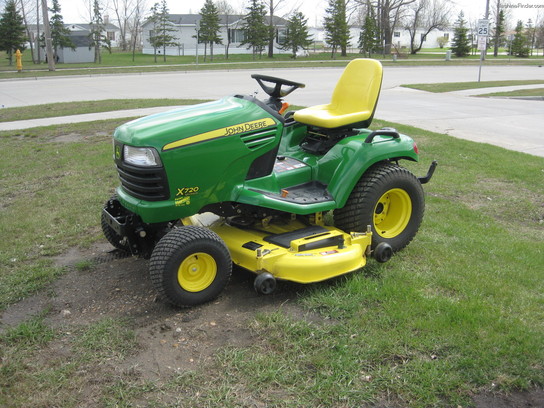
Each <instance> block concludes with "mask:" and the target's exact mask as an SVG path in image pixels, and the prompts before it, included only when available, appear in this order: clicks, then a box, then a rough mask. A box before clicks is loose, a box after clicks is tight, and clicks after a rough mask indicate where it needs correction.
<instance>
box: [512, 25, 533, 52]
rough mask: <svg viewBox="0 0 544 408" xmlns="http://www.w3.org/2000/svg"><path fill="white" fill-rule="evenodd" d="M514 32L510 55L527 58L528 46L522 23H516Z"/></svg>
mask: <svg viewBox="0 0 544 408" xmlns="http://www.w3.org/2000/svg"><path fill="white" fill-rule="evenodd" d="M515 32H516V33H515V34H514V39H513V40H512V47H511V51H510V53H511V55H515V56H516V57H521V58H526V57H528V56H529V46H528V42H527V36H526V35H525V33H524V32H523V21H521V20H519V21H518V24H517V25H516V30H515Z"/></svg>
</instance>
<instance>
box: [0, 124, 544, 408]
mask: <svg viewBox="0 0 544 408" xmlns="http://www.w3.org/2000/svg"><path fill="white" fill-rule="evenodd" d="M121 122H122V121H119V120H116V121H105V122H96V123H92V124H79V125H63V126H59V127H48V128H37V129H30V130H25V131H20V132H2V133H0V149H1V151H2V152H9V154H4V155H3V157H4V160H3V163H2V167H1V172H2V177H1V180H0V188H1V190H2V192H3V194H2V195H1V196H0V215H1V217H0V229H1V230H2V232H3V236H4V239H3V240H2V242H1V243H0V266H1V269H0V310H2V309H5V308H7V307H9V305H10V304H12V303H14V302H17V301H19V300H20V299H22V298H24V297H27V296H30V295H31V294H32V293H34V292H36V291H37V290H41V289H43V288H44V287H45V286H46V285H47V283H48V282H51V281H52V280H53V279H55V277H56V276H58V275H59V274H61V273H62V272H63V270H62V269H60V268H59V267H57V266H56V265H55V262H54V257H55V255H58V254H60V253H62V252H64V251H66V250H67V249H68V248H70V247H73V246H82V247H85V246H88V245H90V244H91V243H92V242H96V241H97V240H103V238H102V237H101V232H100V226H99V225H100V210H101V207H102V204H103V202H104V201H105V200H106V199H107V198H108V197H109V196H110V195H111V193H112V191H113V188H114V186H115V185H116V184H117V175H116V173H115V169H114V167H113V164H112V159H111V155H112V153H111V137H110V135H111V133H112V132H113V129H114V128H115V126H117V125H118V124H120V123H121ZM384 125H387V126H395V127H397V129H398V130H400V131H402V132H404V133H407V134H409V135H411V136H413V137H414V139H415V140H416V141H417V142H418V146H419V148H420V150H421V152H422V155H421V158H422V162H421V163H418V164H415V163H406V162H403V164H404V165H406V166H407V167H408V168H409V169H410V170H412V171H413V172H414V173H416V174H417V175H423V174H424V173H425V172H426V170H427V167H428V165H429V163H430V161H431V160H432V159H437V160H438V162H439V167H438V169H437V171H436V173H435V176H434V178H433V180H432V181H431V182H430V183H429V184H427V185H425V186H424V189H425V192H426V203H427V207H426V213H425V217H424V222H423V224H422V226H421V229H420V231H419V233H418V235H417V236H416V238H415V239H414V241H413V242H412V243H411V244H410V245H409V246H408V247H407V248H406V249H405V250H404V251H402V252H401V253H399V254H397V255H395V256H394V257H393V259H392V260H391V261H390V262H388V263H386V264H377V263H375V262H374V261H370V262H369V265H368V266H367V267H366V268H365V269H364V270H362V271H361V272H359V273H353V274H350V275H347V276H345V277H342V278H340V279H336V280H334V281H329V282H324V283H322V284H315V285H311V286H306V287H301V291H300V295H299V297H298V300H297V302H298V303H299V305H300V306H301V307H302V308H303V309H304V310H305V311H306V312H307V314H308V316H309V317H307V318H305V317H300V318H295V317H293V316H292V315H290V314H288V313H286V312H283V311H282V310H281V308H279V305H278V311H277V312H275V313H269V314H259V315H257V317H256V318H254V319H251V320H250V321H248V323H247V324H248V326H249V327H250V328H251V330H252V332H253V336H254V342H253V345H251V346H249V347H227V348H223V349H218V350H217V353H216V356H215V358H214V360H213V361H212V362H211V363H210V364H209V366H206V367H202V368H200V369H195V371H192V372H187V373H181V374H179V375H177V376H173V377H170V378H164V379H161V380H159V381H156V382H154V383H153V384H150V383H148V382H144V381H143V380H141V379H139V378H137V377H134V376H132V375H130V373H126V372H116V374H115V377H108V381H104V383H103V385H101V384H102V383H101V382H100V381H94V382H93V392H94V393H97V394H99V395H102V397H101V398H102V400H103V401H105V403H104V406H127V407H128V406H135V405H138V404H139V405H142V404H143V405H145V406H165V405H163V404H162V403H161V401H164V400H165V399H166V400H169V399H171V400H176V398H177V395H178V390H179V389H180V387H183V389H184V393H185V394H184V395H185V396H186V398H187V401H193V402H194V403H189V402H187V406H224V407H240V406H253V405H255V404H257V403H258V404H260V405H263V406H271V407H272V406H273V407H296V406H300V407H303V406H304V407H308V406H314V407H318V406H323V407H360V406H363V405H364V404H371V403H381V404H393V405H395V404H396V405H398V406H401V407H404V406H406V407H435V406H444V407H451V406H458V405H461V406H463V407H465V406H469V405H470V402H471V396H472V395H474V394H476V393H479V392H487V391H489V392H509V391H511V390H517V389H522V390H523V389H531V388H532V387H535V386H542V385H543V384H544V366H543V364H544V363H543V362H544V343H543V342H542V339H543V338H544V324H543V322H544V295H543V293H544V290H543V289H544V288H543V286H544V285H543V278H544V272H543V270H542V260H543V259H544V191H543V189H542V180H543V178H544V159H542V158H540V157H534V156H530V155H526V154H522V153H517V152H512V151H507V150H504V149H501V148H498V147H493V146H489V145H485V144H477V143H473V142H469V141H464V140H458V139H454V138H452V137H449V136H446V135H441V134H436V133H431V132H427V131H423V130H420V129H416V128H412V127H406V126H401V125H396V124H391V123H384V122H379V121H375V123H374V125H373V127H376V128H378V127H381V126H384ZM280 290H281V286H280ZM46 312H47V311H45V313H46ZM115 333H121V334H122V335H121V338H119V336H114V335H113V334H115ZM59 343H60V344H64V345H70V346H71V347H72V348H73V350H75V351H76V352H75V353H73V356H72V357H71V359H70V360H69V361H43V359H40V358H38V356H39V355H40V354H43V353H46V352H47V349H48V347H53V346H55V347H58V344H59ZM135 347H136V346H135V339H134V338H133V333H132V332H131V331H130V330H128V329H127V328H126V325H125V322H123V321H122V320H120V319H119V320H117V319H113V320H105V321H103V322H100V323H98V324H96V325H92V326H90V327H89V328H86V329H81V330H80V331H76V332H74V333H68V332H67V331H58V330H54V329H51V328H49V327H47V325H46V324H45V323H44V321H43V319H40V318H39V317H37V318H35V319H32V320H31V321H29V322H25V323H23V324H21V325H20V326H18V327H15V328H13V329H12V330H9V331H7V332H6V333H4V334H2V335H0V361H1V362H2V363H1V364H0V385H1V387H0V402H2V401H4V403H6V404H8V403H9V404H10V406H14V407H25V406H53V405H54V406H62V407H70V406H78V405H82V404H84V401H83V400H80V398H84V393H79V394H78V392H77V391H78V390H80V389H82V387H84V386H85V382H84V381H83V380H84V379H85V378H86V377H85V376H84V375H83V377H82V378H81V380H77V378H78V377H79V376H80V375H82V374H81V373H84V372H85V369H86V367H88V366H89V365H90V364H91V365H93V364H94V365H96V366H100V364H101V361H104V359H107V360H108V361H113V362H114V363H115V364H121V363H122V362H123V360H124V358H125V356H126V355H127V354H129V353H130V349H134V348H135ZM127 348H128V349H127ZM89 353H90V354H89ZM70 378H73V379H74V380H73V381H70V380H69V379H70ZM40 384H42V386H40ZM43 384H45V386H43ZM169 397H170V398H169ZM78 398H79V399H78ZM253 403H255V404H253ZM191 404H192V405H191ZM0 405H1V404H0ZM166 406H167V405H166Z"/></svg>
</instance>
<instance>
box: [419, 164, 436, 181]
mask: <svg viewBox="0 0 544 408" xmlns="http://www.w3.org/2000/svg"><path fill="white" fill-rule="evenodd" d="M436 166H438V162H437V161H436V160H433V162H432V163H431V166H430V167H429V171H427V175H426V176H425V177H418V178H417V179H418V180H419V182H420V183H421V184H427V183H428V182H429V181H431V178H432V177H433V174H434V170H435V169H436Z"/></svg>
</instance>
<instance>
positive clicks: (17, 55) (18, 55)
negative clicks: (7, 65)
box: [15, 50, 23, 72]
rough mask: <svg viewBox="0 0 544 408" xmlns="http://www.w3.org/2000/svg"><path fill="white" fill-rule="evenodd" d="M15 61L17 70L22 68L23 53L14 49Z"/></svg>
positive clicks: (19, 70)
mask: <svg viewBox="0 0 544 408" xmlns="http://www.w3.org/2000/svg"><path fill="white" fill-rule="evenodd" d="M15 62H16V63H17V72H21V71H22V70H23V53H22V52H21V51H20V50H17V51H15Z"/></svg>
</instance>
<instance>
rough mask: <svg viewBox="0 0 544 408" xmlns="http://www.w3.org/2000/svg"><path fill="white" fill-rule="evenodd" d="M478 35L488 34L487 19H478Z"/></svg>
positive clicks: (485, 35) (484, 35)
mask: <svg viewBox="0 0 544 408" xmlns="http://www.w3.org/2000/svg"><path fill="white" fill-rule="evenodd" d="M478 35H480V36H482V37H487V36H488V35H489V20H484V19H482V20H478Z"/></svg>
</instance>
